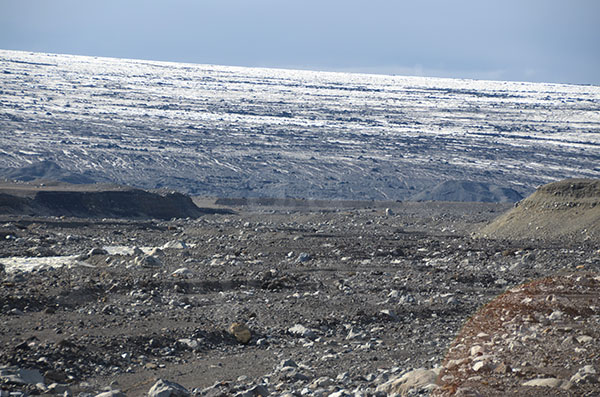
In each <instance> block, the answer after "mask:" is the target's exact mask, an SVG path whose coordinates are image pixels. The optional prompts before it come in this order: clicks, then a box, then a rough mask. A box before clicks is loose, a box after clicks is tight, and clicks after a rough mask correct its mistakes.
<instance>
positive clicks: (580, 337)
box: [575, 335, 594, 345]
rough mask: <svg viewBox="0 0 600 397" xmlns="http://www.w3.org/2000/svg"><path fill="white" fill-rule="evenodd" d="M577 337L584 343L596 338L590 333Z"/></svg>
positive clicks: (578, 340)
mask: <svg viewBox="0 0 600 397" xmlns="http://www.w3.org/2000/svg"><path fill="white" fill-rule="evenodd" d="M575 339H576V340H577V342H579V343H581V344H582V345H584V344H586V343H589V342H591V341H593V340H594V338H592V337H591V336H588V335H580V336H578V337H576V338H575Z"/></svg>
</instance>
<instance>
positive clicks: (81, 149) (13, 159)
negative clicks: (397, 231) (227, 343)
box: [0, 50, 600, 200]
mask: <svg viewBox="0 0 600 397" xmlns="http://www.w3.org/2000/svg"><path fill="white" fill-rule="evenodd" d="M41 160H51V161H54V162H56V163H57V164H58V165H59V166H60V167H61V168H64V169H66V170H68V171H71V172H75V173H80V174H84V175H86V176H88V177H89V178H91V179H93V180H95V181H101V182H105V181H110V182H117V183H122V184H129V185H134V186H139V187H144V188H159V187H166V188H172V189H177V190H180V191H183V192H187V193H190V194H195V195H206V196H220V197H299V198H322V199H365V200H371V199H375V200H405V199H410V198H411V197H413V196H415V195H416V194H418V193H419V192H421V191H423V190H425V189H430V188H432V187H433V186H435V185H437V184H439V183H440V182H443V181H463V180H469V181H477V182H484V183H486V184H490V185H496V186H501V187H506V188H512V189H515V190H517V191H518V192H521V193H522V194H527V193H529V192H531V191H532V190H533V189H534V188H535V187H536V186H538V185H539V184H542V183H547V182H550V181H554V180H558V179H563V178H569V177H595V178H597V177H599V176H600V87H596V86H575V85H559V84H539V83H521V82H498V81H474V80H454V79H439V78H425V77H400V76H383V75H365V74H347V73H329V72H327V73H326V72H311V71H297V70H279V69H259V68H241V67H226V66H213V65H193V64H181V63H166V62H154V61H140V60H127V59H110V58H95V57H83V56H70V55H52V54H40V53H27V52H16V51H4V50H0V168H3V169H7V168H16V167H23V166H26V165H28V164H33V163H36V162H39V161H41Z"/></svg>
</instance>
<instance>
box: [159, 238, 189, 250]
mask: <svg viewBox="0 0 600 397" xmlns="http://www.w3.org/2000/svg"><path fill="white" fill-rule="evenodd" d="M187 247H188V246H187V244H186V243H185V241H181V240H173V241H169V242H167V243H166V244H165V245H163V246H162V247H161V248H162V249H168V248H170V249H185V248H187Z"/></svg>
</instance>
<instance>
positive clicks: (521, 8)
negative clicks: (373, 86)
mask: <svg viewBox="0 0 600 397" xmlns="http://www.w3.org/2000/svg"><path fill="white" fill-rule="evenodd" d="M0 49H6V50H24V51H36V52H50V53H64V54H77V55H93V56H108V57H117V58H133V59H147V60H162V61H176V62H190V63H201V64H217V65H235V66H260V67H277V68H292V69H310V70H328V71H343V72H366V73H383V74H396V75H417V76H431V77H456V78H473V79H491V80H512V81H533V82H556V83H572V84H594V85H600V1H598V0H412V1H405V0H363V1H355V0H163V1H157V0H100V1H98V0H95V1H89V0H52V1H50V0H0Z"/></svg>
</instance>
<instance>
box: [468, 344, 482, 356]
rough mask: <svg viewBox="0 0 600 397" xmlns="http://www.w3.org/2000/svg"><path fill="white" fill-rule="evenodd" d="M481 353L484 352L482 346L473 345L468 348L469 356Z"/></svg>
mask: <svg viewBox="0 0 600 397" xmlns="http://www.w3.org/2000/svg"><path fill="white" fill-rule="evenodd" d="M483 353H485V348H484V347H483V346H480V345H475V346H473V347H471V350H470V356H471V357H474V356H477V355H481V354H483Z"/></svg>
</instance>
